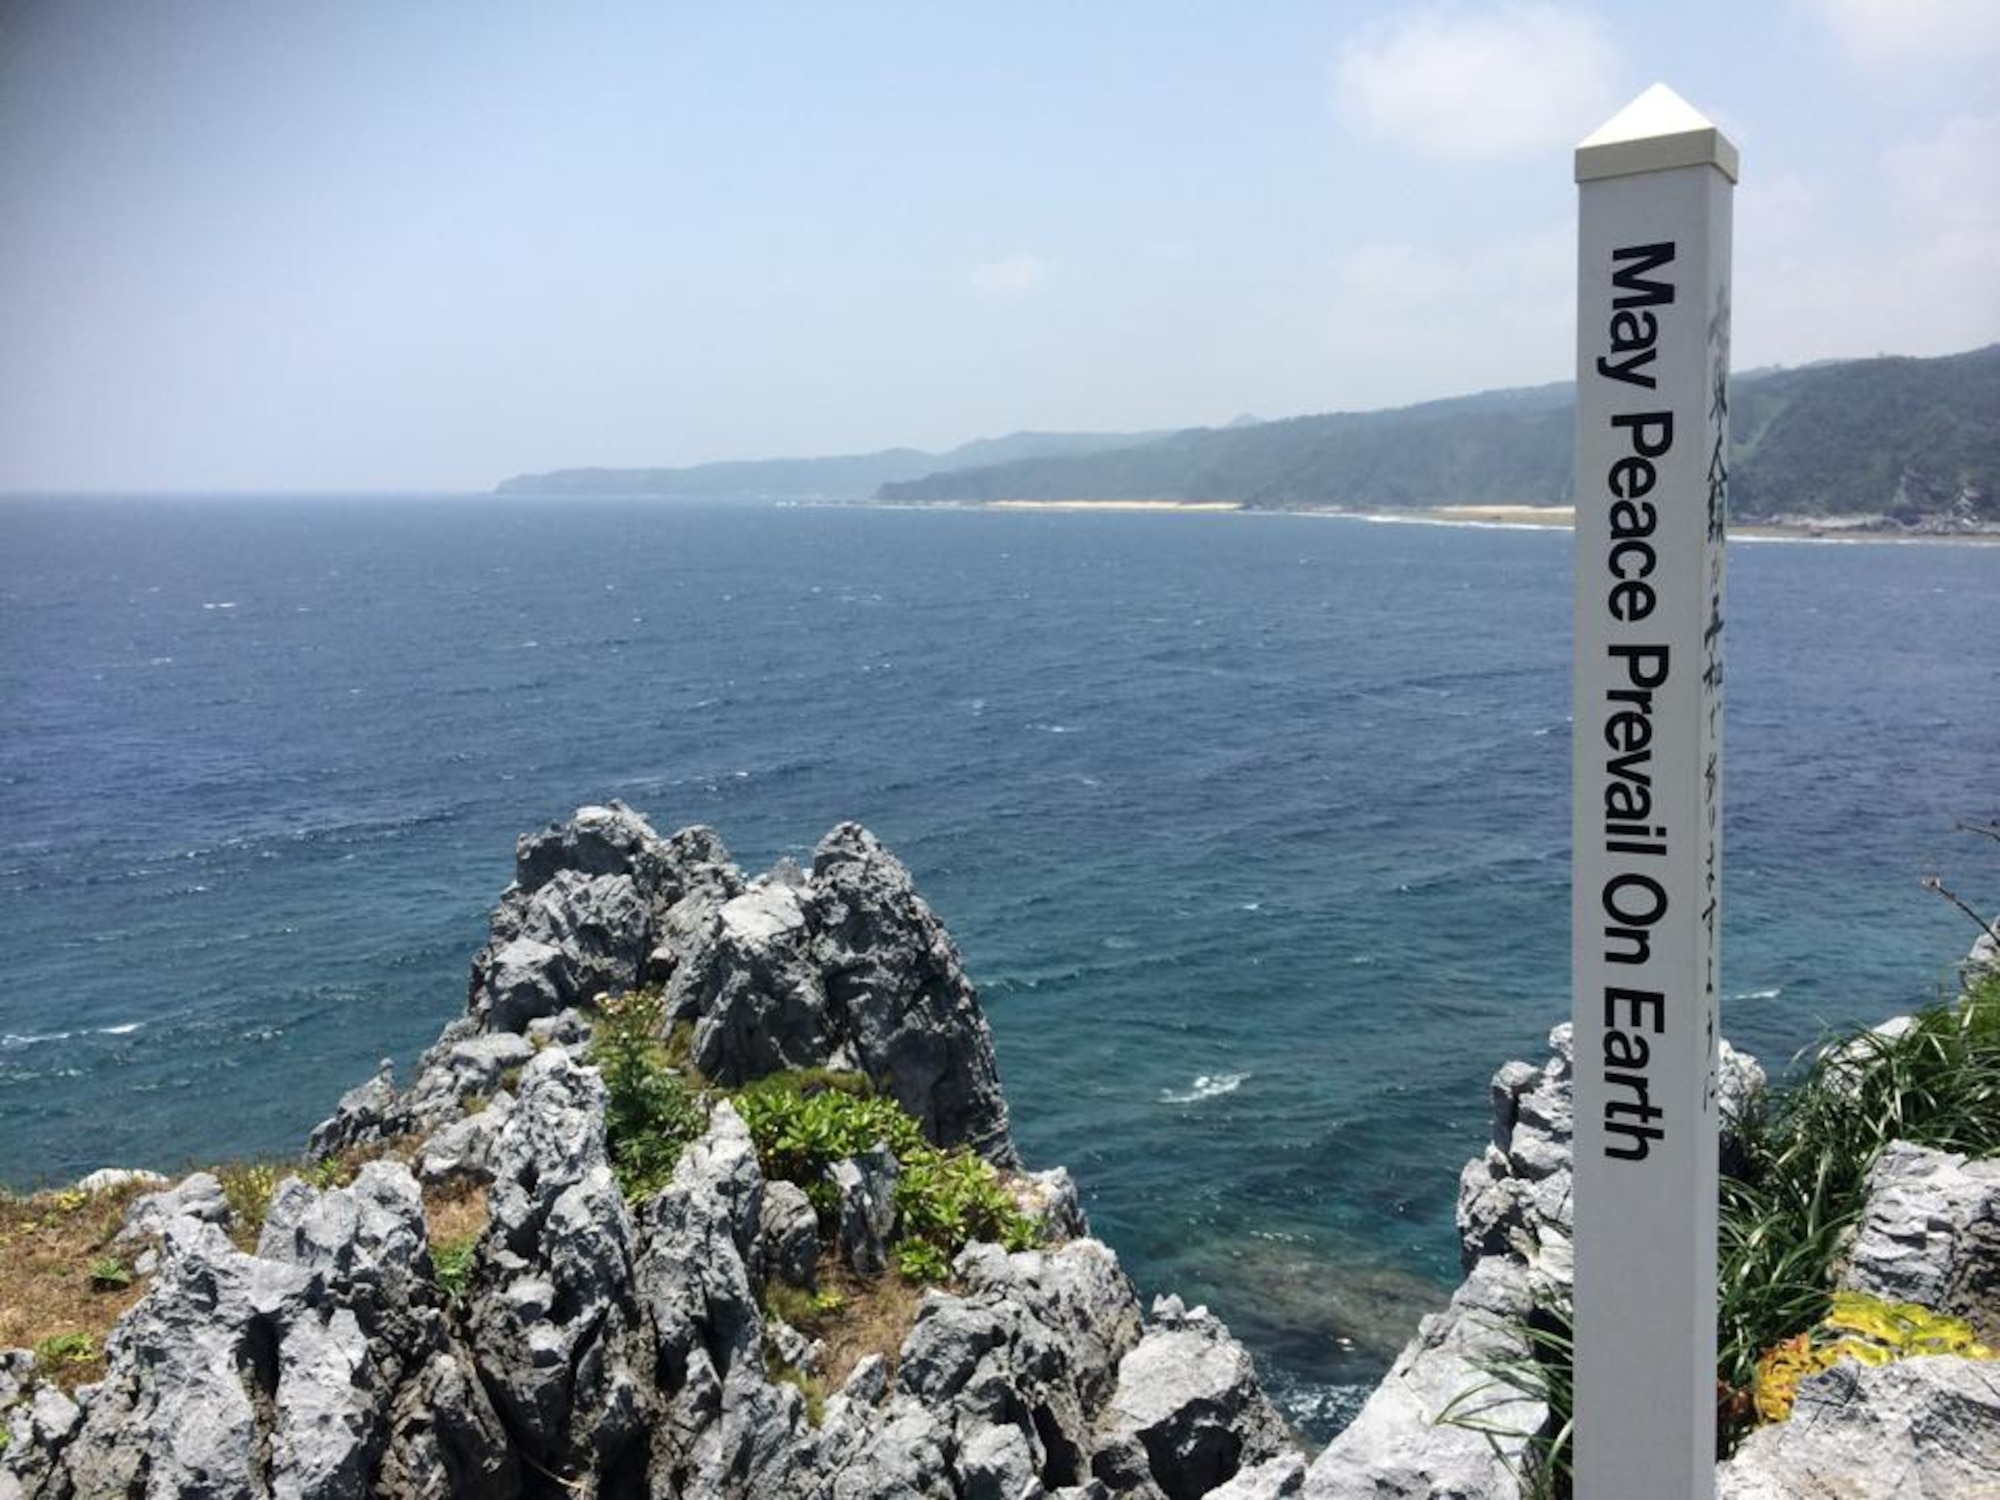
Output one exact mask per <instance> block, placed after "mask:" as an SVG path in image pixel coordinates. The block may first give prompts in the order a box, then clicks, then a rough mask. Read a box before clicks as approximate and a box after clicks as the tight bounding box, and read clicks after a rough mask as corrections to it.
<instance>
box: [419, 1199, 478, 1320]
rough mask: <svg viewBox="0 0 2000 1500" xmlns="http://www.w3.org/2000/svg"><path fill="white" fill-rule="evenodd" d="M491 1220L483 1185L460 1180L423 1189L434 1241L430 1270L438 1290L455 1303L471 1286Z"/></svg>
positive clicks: (426, 1218) (427, 1223) (427, 1225)
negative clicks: (476, 1256) (479, 1251)
mask: <svg viewBox="0 0 2000 1500" xmlns="http://www.w3.org/2000/svg"><path fill="white" fill-rule="evenodd" d="M492 1217H493V1215H492V1211H491V1209H490V1208H489V1207H488V1205H487V1201H486V1188H485V1187H484V1185H482V1184H479V1183H473V1182H467V1181H463V1180H459V1181H454V1182H448V1183H445V1184H442V1185H440V1186H438V1187H432V1188H426V1189H425V1190H424V1230H425V1233H426V1234H427V1235H428V1236H429V1238H430V1242H431V1269H432V1271H433V1272H434V1273H435V1274H436V1276H437V1284H438V1288H439V1289H440V1290H441V1291H442V1292H444V1294H445V1295H446V1296H447V1297H449V1298H451V1300H452V1301H454V1302H456V1301H458V1300H459V1299H460V1298H461V1297H463V1296H464V1295H465V1292H466V1289H467V1288H468V1287H469V1286H470V1285H471V1283H472V1261H473V1257H474V1255H475V1253H476V1252H477V1251H478V1248H479V1237H480V1236H481V1235H483V1234H484V1233H485V1232H486V1226H487V1225H488V1224H489V1223H490V1222H492Z"/></svg>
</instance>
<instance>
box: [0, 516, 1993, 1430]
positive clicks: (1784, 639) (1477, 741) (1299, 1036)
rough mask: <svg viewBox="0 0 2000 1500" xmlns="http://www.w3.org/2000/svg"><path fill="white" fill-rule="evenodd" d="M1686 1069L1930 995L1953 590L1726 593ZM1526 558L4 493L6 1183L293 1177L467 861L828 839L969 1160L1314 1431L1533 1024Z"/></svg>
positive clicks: (400, 1045)
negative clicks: (894, 874)
mask: <svg viewBox="0 0 2000 1500" xmlns="http://www.w3.org/2000/svg"><path fill="white" fill-rule="evenodd" d="M1730 567H1731V582H1730V606H1731V610H1730V616H1729V633H1730V647H1729V651H1730V656H1729V676H1728V731H1727V733H1728V756H1729V761H1728V777H1727V786H1728V791H1727V809H1728V812H1727V818H1728V821H1727V829H1728V856H1727V861H1728V862H1727V877H1726V878H1727V889H1728V907H1727V913H1726V922H1725V937H1724V963H1725V970H1726V974H1727V986H1726V988H1727V995H1728V999H1727V1003H1726V1005H1725V1007H1724V1019H1725V1029H1726V1030H1727V1032H1728V1034H1729V1035H1730V1036H1731V1037H1732V1038H1733V1039H1734V1040H1735V1041H1736V1042H1737V1043H1738V1044H1740V1045H1742V1046H1745V1047H1747V1048H1749V1049H1750V1050H1752V1051H1754V1052H1756V1053H1758V1054H1759V1055H1761V1056H1762V1057H1764V1058H1765V1059H1766V1060H1767V1061H1770V1062H1772V1063H1776V1064H1782V1063H1783V1062H1784V1061H1785V1060H1786V1059H1788V1058H1790V1057H1791V1056H1792V1055H1793V1054H1794V1053H1796V1052H1797V1051H1798V1050H1799V1049H1801V1048H1803V1047H1806V1046H1807V1045H1809V1044H1811V1043H1812V1042H1813V1041H1814V1039H1815V1038H1816V1037H1817V1036H1819V1035H1820V1034H1821V1032H1822V1030H1823V1029H1824V1028H1826V1027H1828V1026H1833V1025H1839V1024H1842V1023H1848V1022H1855V1021H1873V1020H1876V1019H1879V1018H1881V1017H1883V1016H1886V1015H1888V1014H1890V1013H1893V1012H1894V1011H1896V1010H1898V1009H1899V1008H1903V1007H1907V1006H1910V1005H1912V1004H1915V1003H1919V1002H1922V1001H1925V1000H1927V999H1930V998H1932V997H1933V996H1935V995H1936V994H1937V993H1938V992H1939V991H1940V989H1941V987H1943V986H1944V985H1946V984H1947V983H1948V982H1949V978H1950V973H1951V969H1952V965H1953V963H1954V961H1955V960H1956V958H1957V957H1958V956H1959V955H1961V954H1962V953H1963V951H1964V950H1965V948H1966V947H1967V946H1968V944H1969V942H1970V940H1971V938H1972V937H1973V936H1974V932H1973V929H1972V927H1971V924H1970V923H1969V922H1968V921H1967V920H1966V919H1965V918H1964V916H1962V915H1961V914H1960V913H1958V912H1956V911H1954V910H1952V909H1951V908H1950V907H1949V906H1948V905H1947V904H1946V903H1944V902H1943V901H1940V900H1939V899H1938V898H1937V897H1936V896H1934V895H1931V894H1929V893H1926V892H1925V891H1924V890H1922V889H1921V888H1920V885H1919V881H1920V879H1921V877H1923V876H1924V875H1926V874H1930V873H1933V872H1936V873H1939V874H1942V875H1944V876H1945V877H1946V879H1947V883H1950V884H1953V885H1954V886H1955V888H1959V889H1961V890H1962V891H1963V892H1964V893H1966V894H1967V895H1968V896H1969V897H1971V898H1973V899H1974V900H1975V902H1976V904H1980V905H1983V906H1984V907H1986V908H1988V909H1991V908H1993V907H1995V906H2000V861H1995V860H1994V859H1993V858H1992V852H1993V851H1992V849H1991V846H1990V845H1988V844H1986V843H1985V842H1984V841H1981V840H1978V839H1974V838H1971V837H1969V836H1967V835H1965V834H1962V833H1958V832H1955V831H1954V827H1953V825H1954V822H1955V821H1956V820H1959V819H1971V818H1990V817H1992V816H1993V815H1994V814H1995V812H1996V810H2000V807H1996V804H1997V803H2000V735H1996V732H1995V728H1994V722H1995V721H1994V716H1993V704H1994V702H1995V699H1996V692H1995V688H1996V682H2000V548H1992V547H1975V546H1918V545H1906V546H1897V545H1887V544H1851V545H1809V544H1788V543H1770V544H1751V543H1744V544H1740V545H1738V546H1736V547H1735V548H1734V549H1733V550H1732V555H1731V563H1730ZM1569 570H1570V541H1569V537H1568V536H1567V534H1566V533H1559V532H1537V531H1522V530H1494V529H1477V528H1465V527H1446V526H1430V525H1391V524H1374V523H1369V522H1365V521H1360V520H1352V519H1330V518H1323V517H1304V516H1251V515H1213V514H1205V515H1159V514H1070V513H1062V514H1055V513H993V512H969V511H947V510H926V511H909V510H886V509H872V508H831V507H829V508H783V507H777V506H771V505H763V504H749V503H746V504H740V505H706V506H683V505H669V504H662V503H645V502H613V501H578V500H563V501H553V500H550V501H535V500H514V499H504V500H503V499H493V498H477V499H473V498H464V499H440V498H409V499H396V500H390V499H369V500H335V499H325V500H252V499H230V500H221V499H214V500H205V499H155V500H141V499H109V498H106V499H95V500H70V501H63V502H55V501H37V500H16V501H12V502H8V503H5V504H4V505H0V648H4V650H3V651H0V939H4V943H5V948H6V955H7V962H6V968H5V983H4V990H0V1033H4V1036H0V1180H5V1181H7V1182H9V1183H11V1184H14V1185H17V1186H19V1185H28V1184H40V1183H48V1182H53V1181H57V1180H63V1179H68V1178H72V1177H74V1176H76V1175H77V1174H79V1173H81V1172H84V1171H87V1170H90V1169H91V1168H94V1167H98V1166H102V1165H106V1164H112V1163H115V1164H130V1165H150V1166H157V1167H162V1168H173V1167H175V1166H177V1165H182V1164H186V1163H190V1162H195V1161H200V1160H204V1159H213V1158H217V1157H222V1156H229V1155H243V1154H252V1153H289V1152H292V1151H294V1150H296V1149H297V1148H298V1146H299V1145H300V1143H301V1141H302V1139H303V1137H304V1135H305V1133H306V1131H307V1130H308V1129H309V1128H310V1126H311V1125H312V1124H313V1123H314V1122H315V1121H316V1120H318V1119H319V1118H321V1117H322V1116H324V1115H325V1114H326V1113H327V1112H328V1111H329V1109H330V1108H331V1106H332V1104H333V1102H334V1100H335V1099H336V1097H337V1096H338V1095H339V1094H340V1092H341V1091H342V1090H343V1089H345V1088H347V1087H348V1086H350V1085H351V1084H353V1083H355V1082H357V1081H359V1080H360V1079H361V1078H363V1077H364V1076H366V1075H367V1073H368V1072H369V1071H370V1070H371V1069H372V1067H373V1066H374V1064H375V1062H376V1060H377V1059H378V1058H379V1057H381V1056H383V1055H391V1056H394V1057H395V1058H396V1059H398V1061H399V1062H400V1063H402V1064H403V1065H405V1066H407V1064H408V1063H409V1062H410V1061H411V1060H412V1059H413V1058H414V1056H415V1055H416V1053H417V1052H418V1051H419V1050H420V1049H421V1048H422V1047H423V1046H424V1044H426V1043H427V1042H428V1041H429V1040H430V1039H431V1037H432V1036H433V1035H434V1034H435V1033H436V1031H437V1030H438V1028H439V1026H440V1025H441V1024H442V1023H443V1022H444V1021H445V1020H447V1019H448V1018H449V1017H451V1016H452V1015H454V1014H456V1013H457V1012H458V1010H459V1008H460V1006H461V1005H462V1003H463V1000H464V987H465V974H466V968H467V965H468V962H469V960H470V959H471V956H472V953H473V951H474V949H475V948H476V947H477V946H478V944H479V942H480V940H481V938H482V936H483V933H484V928H485V920H486V914H487V911H488V909H489V907H490V906H491V904H492V902H493V900H494V898H495V897H496V896H497V895H498V893H499V892H500V890H501V888H502V887H503V886H504V885H505V883H506V882H507V880H508V878H509V873H510V868H511V855H512V848H513V840H514V836H515V835H516V834H517V833H518V832H520V831H522V830H524V829H528V828H531V827H534V826H537V825H539V824H541V823H544V822H547V821H549V820H551V819H553V818H557V817H560V816H563V815H565V814H567V813H568V812H569V811H570V810H571V809H573V808H574V807H576V806H577V805H578V804H580V803H586V802H593V801H602V800H606V799H609V798H612V797H617V798H622V799H624V800H625V801H626V802H628V803H631V804H632V805H634V806H635V807H638V808H640V809H641V810H643V811H645V812H647V813H649V814H650V815H651V816H652V817H653V819H654V821H655V822H656V824H657V825H658V826H659V827H660V828H661V829H662V830H663V831H667V830H671V829H673V828H676V827H680V826H683V825H685V824H688V823H696V822H700V823H708V824H711V825H713V826H714V827H715V828H716V829H718V830H719V831H720V832H721V834H722V835H723V837H724V838H725V840H726V841H727V842H728V843H729V845H730V847H731V849H732V850H733V851H734V853H735V854H736V856H737V857H738V859H739V861H740V862H741V863H743V864H744V865H745V866H746V867H747V868H752V869H760V868H763V867H765V866H767V865H768V864H769V863H770V862H771V861H773V860H774V859H776V858H778V857H779V856H782V855H792V856H795V857H797V856H803V855H805V854H806V853H808V851H809V850H810V849H811V847H812V845H813V844H814V843H815V842H816V841H817V840H818V838H819V837H820V836H821V835H822V834H823V833H824V832H825V831H826V829H827V828H829V827H830V826H832V825H833V824H834V823H835V822H837V821H839V820H841V819H846V818H856V819H860V820H862V821H864V822H866V823H867V824H868V825H869V826H870V827H872V828H874V829H875V830H876V832H877V833H879V834H880V835H881V836H882V837H883V838H884V840H885V841H887V842H888V844H889V845H890V847H891V848H893V849H894V850H895V851H896V852H897V853H898V854H899V855H900V856H901V857H902V859H903V860H904V861H905V863H907V864H908V865H909V866H910V867H911V869H912V871H913V872H914V873H915V875H916V878H917V881H918V884H919V888H920V889H921V890H922V891H923V892H924V893H925V894H926V896H927V897H928V898H929V900H930V901H931V904H932V905H933V906H934V907H935V908H936V909H937V911H938V912H939V914H940V915H941V916H942V917H943V918H944V920H945V922H946V923H947V925H948V926H949V927H950V928H951V930H952V932H953V933H954V934H955V935H956V937H957V939H958V941H959V944H960V946H961V947H962V949H963V951H964V954H965V957H966V961H967V965H968V967H969V969H970V971H971V973H972V974H973V976H974V978H975V979H976V980H977V981H978V983H979V984H980V986H981V990H982V993H983V995H984V998H985V1002H986V1005H987V1007H988V1009H989V1011H990V1014H991V1016H992V1021H993V1025H994V1029H995V1031H996V1033H997V1038H998V1045H999V1052H1000V1063H1001V1069H1002V1075H1003V1078H1004V1080H1005V1082H1006V1085H1007V1091H1008V1094H1009V1097H1010V1099H1011V1101H1012V1103H1013V1107H1014V1118H1015V1123H1016V1131H1017V1135H1018V1137H1019V1139H1020V1141H1021V1142H1022V1145H1023V1147H1024V1149H1025V1151H1026V1153H1027V1155H1028V1156H1029V1158H1030V1160H1031V1162H1032V1163H1034V1164H1037V1165H1044V1164H1050V1163H1055V1162H1064V1163H1067V1164H1068V1165H1069V1166H1070V1167H1071V1169H1072V1170H1073V1171H1074V1172H1075V1173H1076V1175H1077V1177H1078V1179H1079V1180H1080V1182H1081V1184H1082V1185H1083V1187H1084V1190H1085V1193H1086V1198H1087V1204H1088V1208H1089V1211H1090V1214H1091V1217H1092V1220H1093V1222H1094V1224H1095V1226H1096V1228H1097V1230H1098V1232H1099V1233H1100V1234H1101V1235H1103V1236H1104V1237H1105V1238H1106V1239H1108V1240H1109V1241H1111V1243H1112V1244H1114V1245H1115V1246H1116V1247H1117V1248H1118V1250H1119V1251H1120V1253H1121V1254H1122V1256H1123V1257H1124V1259H1125V1263H1126V1265H1127V1267H1128V1268H1129V1269H1130V1271H1131V1272H1132V1274H1133V1276H1134V1278H1135V1279H1136V1280H1137V1281H1138V1283H1139V1284H1140V1287H1141V1290H1142V1291H1143V1292H1146V1293H1151V1292H1154V1291H1158V1290H1163V1289H1167V1288H1173V1289H1177V1290H1179V1291H1181V1292H1182V1293H1183V1294H1184V1295H1186V1296H1187V1297H1188V1298H1189V1299H1190V1300H1191V1301H1192V1300H1203V1301H1207V1302H1208V1303H1209V1304H1210V1305H1211V1306H1213V1307H1215V1308H1216V1309H1217V1310H1218V1311H1219V1312H1221V1313H1222V1314H1223V1315H1224V1316H1226V1317H1227V1318H1228V1320H1229V1321H1230V1323H1231V1324H1232V1325H1233V1326H1234V1327H1235V1328H1236V1330H1237V1331H1238V1332H1239V1333H1240V1334H1241V1335H1242V1336H1243V1337H1244V1338H1245V1339H1246V1340H1247V1341H1248V1342H1249V1343H1250V1344H1251V1346H1252V1347H1253V1349H1254V1350H1255V1351H1256V1352H1257V1354H1258V1355H1259V1357H1260V1360H1261V1362H1262V1364H1263V1366H1264V1368H1265V1370H1266V1373H1267V1376H1268V1377H1269V1379H1270V1381H1271V1383H1272V1385H1273V1387H1274V1389H1275V1390H1276V1392H1277V1393H1278V1394H1279V1395H1280V1397H1281V1398H1282V1400H1283V1401H1284V1402H1285V1404H1286V1405H1287V1407H1288V1409H1289V1410H1290V1411H1291V1412H1292V1413H1293V1415H1294V1416H1295V1417H1296V1418H1298V1419H1300V1420H1301V1421H1302V1422H1303V1423H1304V1425H1305V1426H1306V1427H1307V1428H1308V1429H1309V1430H1318V1431H1321V1432H1324V1431H1325V1430H1326V1429H1327V1427H1329V1426H1330V1425H1332V1424H1333V1423H1335V1422H1337V1421H1338V1420H1339V1419H1340V1416H1341V1415H1342V1413H1344V1412H1345V1411H1347V1410H1348V1409H1349V1407H1350V1405H1351V1402H1352V1399H1353V1393H1354V1391H1355V1389H1356V1388H1357V1386H1359V1385H1360V1384H1361V1383H1363V1382H1366V1381H1369V1380H1372V1379H1373V1378H1374V1377H1375V1376H1377V1375H1378V1374H1379V1373H1380V1372H1381V1370H1382V1369H1383V1368H1384V1367H1385V1365H1386V1363H1387V1362H1388V1360H1389V1358H1390V1357H1392V1355H1393V1353H1394V1351H1395V1349H1396V1347H1397V1346H1398V1345H1399V1344H1400V1343H1401V1342H1402V1341H1403V1340H1404V1339H1405V1338H1406V1337H1407V1336H1408V1335H1409V1333H1410V1332H1411V1330H1412V1328H1413V1327H1414V1325H1415V1322H1416V1320H1417V1318H1418V1317H1419V1316H1420V1315H1421V1314H1422V1313H1423V1312H1425V1311H1427V1310H1430V1309H1432V1308H1434V1307H1436V1306H1438V1305H1441V1303H1442V1301H1443V1299H1444V1298H1445V1296H1446V1295H1447V1294H1448V1290H1449V1287H1450V1286H1451V1284H1452V1283H1453V1281H1454V1280H1455V1277H1456V1274H1457V1251H1456V1239H1455V1235H1454V1232H1453V1227H1452V1203H1453V1195H1454V1190H1455V1181H1456V1175H1457V1170H1458V1167H1459V1165H1460V1164H1461V1162H1462V1161H1463V1160H1464V1159H1465V1158H1466V1157H1467V1156H1468V1155H1470V1154H1472V1153H1473V1152H1475V1151H1476V1150H1477V1149H1478V1148H1479V1146H1480V1143H1481V1141H1482V1140H1483V1139H1484V1137H1485V1134H1486V1130H1487V1114H1486V1111H1487V1088H1486V1084H1487V1080H1488V1078H1489V1077H1490V1076H1491V1074H1492V1072H1493V1070H1494V1069H1495V1067H1496V1066H1497V1065H1498V1064H1499V1063H1500V1062H1502V1061H1503V1060H1505V1059H1507V1058H1509V1057H1535V1056H1538V1055H1540V1049H1541V1047H1542V1045H1543V1038H1544V1037H1545V1035H1546V1033H1547V1032H1548V1030H1549V1028H1550V1026H1552V1025H1553V1024H1554V1023H1556V1022H1557V1021H1559V1020H1561V1019H1563V1018H1564V1016H1565V1014H1566V1011H1567V1003H1568V1002H1567V984H1568V976H1567V970H1568V931H1567V929H1568V907H1567V876H1568V863H1567V862H1568V766H1569V726H1568V718H1567V715H1568V712H1569V666H1568V661H1569V656H1568V653H1569V609H1570V602H1569V587H1570V585H1569V578H1570V571H1569Z"/></svg>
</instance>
